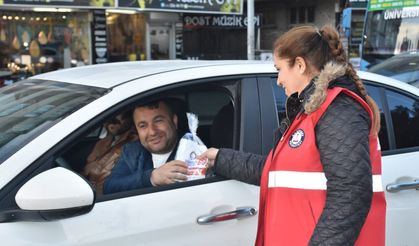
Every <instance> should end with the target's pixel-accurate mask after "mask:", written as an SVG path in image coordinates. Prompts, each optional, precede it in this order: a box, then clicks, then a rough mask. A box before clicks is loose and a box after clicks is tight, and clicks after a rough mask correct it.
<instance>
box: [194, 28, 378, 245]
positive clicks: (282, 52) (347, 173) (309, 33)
mask: <svg viewBox="0 0 419 246" xmlns="http://www.w3.org/2000/svg"><path fill="white" fill-rule="evenodd" d="M274 63H275V68H276V69H277V71H278V79H277V83H278V86H281V87H282V88H284V90H285V94H286V95H287V96H288V98H287V102H286V104H285V105H286V113H287V114H286V118H285V119H284V120H283V122H282V123H281V124H280V125H281V126H284V127H280V129H279V134H278V136H279V137H278V138H277V141H276V144H275V146H274V147H273V149H272V151H271V153H270V154H269V155H268V156H267V157H266V156H259V155H255V154H250V153H243V152H239V151H235V150H229V149H215V148H211V149H209V150H208V151H207V152H205V153H204V154H202V155H201V156H200V157H199V158H208V162H209V164H210V166H213V167H214V171H215V173H216V174H219V175H222V176H225V177H229V178H234V179H238V180H241V181H244V182H247V183H251V184H257V185H260V203H259V208H260V209H259V225H258V233H257V238H256V244H255V245H258V246H261V245H265V246H266V245H354V244H356V245H384V244H385V235H384V234H385V220H386V219H385V215H386V202H385V199H384V192H383V188H382V185H381V151H380V146H379V143H378V131H379V126H380V115H379V111H378V108H377V106H376V104H375V103H374V101H373V100H372V98H371V97H370V96H368V94H367V91H366V89H365V87H364V85H363V83H362V81H361V80H360V79H359V77H358V76H357V73H356V71H355V70H354V69H353V67H352V65H351V64H350V63H348V61H347V57H346V54H345V51H344V49H343V46H342V43H341V41H340V38H339V34H338V32H337V31H336V30H335V29H334V27H331V26H324V27H323V28H321V29H320V30H319V29H317V28H316V27H314V26H300V27H296V28H293V29H291V30H290V31H288V32H286V33H285V34H283V35H282V36H281V37H279V38H278V39H277V40H276V42H275V44H274ZM373 180H374V182H373Z"/></svg>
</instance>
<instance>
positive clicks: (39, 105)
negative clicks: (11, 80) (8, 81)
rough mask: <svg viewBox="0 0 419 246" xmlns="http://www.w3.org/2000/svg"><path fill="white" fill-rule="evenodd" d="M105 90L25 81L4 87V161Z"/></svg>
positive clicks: (0, 132) (0, 153)
mask: <svg viewBox="0 0 419 246" xmlns="http://www.w3.org/2000/svg"><path fill="white" fill-rule="evenodd" d="M106 92H107V90H105V89H101V88H96V87H89V86H83V85H74V84H68V83H61V82H54V81H38V80H24V81H20V82H19V83H15V84H13V85H11V86H7V87H4V88H2V89H1V90H0V163H2V162H3V161H4V160H6V159H7V158H9V157H10V156H11V155H13V154H14V153H15V152H16V151H17V150H19V149H20V148H22V146H24V145H25V144H27V143H28V142H29V141H31V140H32V139H34V138H35V137H37V136H39V135H40V134H42V133H43V132H44V131H46V130H47V129H49V128H50V127H51V126H53V125H54V124H56V123H57V122H59V121H60V120H61V119H63V118H64V117H66V116H67V115H69V114H71V113H72V112H74V111H76V110H78V109H80V108H81V107H83V106H84V105H86V104H88V103H90V102H91V101H93V100H95V99H97V98H99V97H100V96H102V95H104V94H105V93H106Z"/></svg>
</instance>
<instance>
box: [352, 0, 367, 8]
mask: <svg viewBox="0 0 419 246" xmlns="http://www.w3.org/2000/svg"><path fill="white" fill-rule="evenodd" d="M367 3H368V1H367V0H349V3H348V6H347V7H351V8H366V7H367Z"/></svg>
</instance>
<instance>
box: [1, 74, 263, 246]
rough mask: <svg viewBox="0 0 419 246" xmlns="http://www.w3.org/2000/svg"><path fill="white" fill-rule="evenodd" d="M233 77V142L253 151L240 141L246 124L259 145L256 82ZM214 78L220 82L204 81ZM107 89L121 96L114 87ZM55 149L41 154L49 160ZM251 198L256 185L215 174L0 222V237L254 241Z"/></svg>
mask: <svg viewBox="0 0 419 246" xmlns="http://www.w3.org/2000/svg"><path fill="white" fill-rule="evenodd" d="M148 80H150V78H148ZM230 80H231V79H230ZM233 80H234V81H238V82H237V85H236V86H235V87H231V89H230V90H231V91H232V92H234V95H232V97H233V99H234V100H235V103H236V109H237V110H240V112H237V113H235V115H236V116H235V119H236V122H237V123H236V124H235V127H236V128H235V132H236V133H237V134H235V136H234V137H235V140H234V141H235V143H236V144H235V147H236V148H238V149H243V150H249V151H252V150H253V151H254V152H255V153H260V149H261V148H260V146H258V145H255V144H253V145H249V146H247V145H244V140H246V141H247V139H249V138H250V137H249V136H247V135H246V134H247V133H246V132H243V129H247V128H252V129H253V130H252V134H254V135H255V136H254V137H255V140H256V142H259V143H260V140H259V141H258V140H257V138H258V136H260V135H261V134H258V133H257V132H258V129H260V127H255V125H258V124H259V125H260V115H259V114H260V112H259V109H260V107H259V106H258V104H259V99H258V95H257V94H256V95H255V94H254V93H253V92H254V90H253V88H255V87H256V86H257V85H256V79H255V78H252V77H251V76H248V78H245V79H242V78H234V79H233ZM218 82H219V83H223V82H225V80H223V79H222V78H221V79H218V81H211V83H212V84H216V83H218ZM204 83H205V82H200V86H202V84H204ZM181 86H182V84H179V85H177V89H179V87H181ZM187 86H188V87H189V86H192V84H191V83H189V84H188V85H187ZM185 87H186V85H185ZM174 89H176V88H173V87H171V88H170V90H174ZM156 93H157V92H156ZM159 93H162V89H159ZM250 93H253V94H252V95H251V94H250ZM109 94H114V95H115V94H123V93H121V91H119V89H118V88H115V89H114V90H113V91H112V92H110V93H109ZM148 96H149V97H153V96H155V95H153V92H149V93H148ZM130 100H131V101H132V99H130ZM239 102H241V103H240V104H239ZM248 105H252V107H248ZM117 107H121V106H120V105H118V106H116V107H115V108H117ZM113 110H116V109H113ZM243 117H244V118H246V120H243ZM92 121H94V120H92ZM252 126H253V127H252ZM259 138H260V137H259ZM56 152H57V153H48V155H50V156H44V158H43V159H44V160H47V159H48V160H49V159H54V158H56V154H58V152H59V151H58V150H57V151H56ZM49 185H52V184H49ZM258 198H259V187H257V186H254V185H248V184H245V183H241V182H238V181H234V180H227V179H224V178H222V177H217V176H216V177H211V178H207V179H204V180H196V181H191V182H185V183H178V184H174V185H170V186H167V187H159V188H148V189H143V190H135V191H127V192H121V193H116V194H111V195H107V196H103V197H97V199H96V203H95V204H94V207H93V208H92V210H91V211H90V212H88V213H87V214H83V215H79V216H75V217H71V218H67V219H60V220H56V221H48V222H46V221H42V222H24V221H21V222H6V223H0V237H1V238H2V240H3V242H4V243H5V245H51V244H52V245H99V244H100V245H253V243H254V239H255V235H256V227H257V216H255V215H256V214H257V208H258ZM11 202H12V201H11ZM64 211H65V210H64ZM198 221H199V223H197V222H198Z"/></svg>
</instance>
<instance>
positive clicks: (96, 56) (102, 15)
mask: <svg viewBox="0 0 419 246" xmlns="http://www.w3.org/2000/svg"><path fill="white" fill-rule="evenodd" d="M107 41H108V40H107V34H106V11H105V10H104V9H95V10H93V21H92V63H93V64H99V63H107V62H108V49H107Z"/></svg>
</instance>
